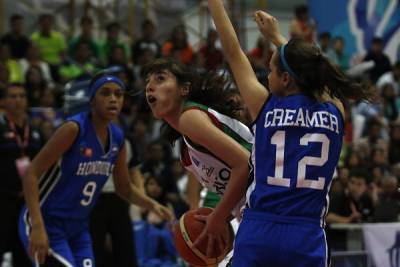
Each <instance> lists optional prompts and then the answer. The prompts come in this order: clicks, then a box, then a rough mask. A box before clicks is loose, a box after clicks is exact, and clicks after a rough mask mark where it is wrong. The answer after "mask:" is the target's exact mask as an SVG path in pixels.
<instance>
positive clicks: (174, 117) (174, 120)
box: [163, 104, 183, 132]
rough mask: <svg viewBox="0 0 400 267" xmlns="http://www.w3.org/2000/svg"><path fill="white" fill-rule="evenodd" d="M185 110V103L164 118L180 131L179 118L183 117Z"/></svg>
mask: <svg viewBox="0 0 400 267" xmlns="http://www.w3.org/2000/svg"><path fill="white" fill-rule="evenodd" d="M182 111H183V104H182V105H181V106H180V107H179V109H178V110H174V111H172V112H171V113H170V114H168V115H167V116H165V117H164V118H163V119H164V120H165V121H166V122H167V123H168V124H169V125H170V126H171V127H172V128H174V129H175V130H177V131H178V132H180V130H179V118H180V117H181V114H182Z"/></svg>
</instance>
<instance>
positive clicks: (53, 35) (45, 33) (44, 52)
mask: <svg viewBox="0 0 400 267" xmlns="http://www.w3.org/2000/svg"><path fill="white" fill-rule="evenodd" d="M53 25H54V18H53V16H52V15H51V14H42V15H40V16H39V30H38V31H36V32H34V33H33V34H32V35H31V40H32V41H33V42H34V43H36V45H37V46H38V48H39V55H40V59H42V60H43V61H45V62H47V63H49V65H50V71H51V75H52V77H53V80H55V81H58V78H59V76H58V68H59V66H60V65H61V63H62V62H63V61H64V59H65V52H66V45H65V39H64V36H63V35H62V34H61V33H60V32H58V31H55V30H53Z"/></svg>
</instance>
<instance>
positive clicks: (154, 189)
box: [0, 0, 400, 267]
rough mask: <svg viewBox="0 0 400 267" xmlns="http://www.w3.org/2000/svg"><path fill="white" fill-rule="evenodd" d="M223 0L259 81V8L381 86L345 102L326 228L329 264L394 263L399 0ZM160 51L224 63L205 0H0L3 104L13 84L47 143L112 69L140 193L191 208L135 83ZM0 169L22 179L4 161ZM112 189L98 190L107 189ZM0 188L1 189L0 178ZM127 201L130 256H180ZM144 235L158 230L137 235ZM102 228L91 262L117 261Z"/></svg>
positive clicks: (8, 261) (210, 64)
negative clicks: (100, 257) (91, 83)
mask: <svg viewBox="0 0 400 267" xmlns="http://www.w3.org/2000/svg"><path fill="white" fill-rule="evenodd" d="M225 5H226V7H227V10H228V11H229V13H230V16H231V19H232V21H233V24H234V26H235V29H236V32H237V34H238V36H239V39H240V42H241V45H242V48H243V50H244V51H246V52H247V55H248V58H249V60H250V62H251V63H252V66H253V68H254V70H255V72H256V74H257V77H258V78H259V80H260V81H261V82H262V83H264V84H267V67H268V64H269V60H270V58H271V55H272V53H273V51H274V49H275V47H273V45H271V43H270V42H269V40H265V39H264V38H262V37H261V36H260V34H259V32H258V30H257V27H256V24H255V23H254V21H253V19H252V14H253V13H254V11H255V10H258V9H262V10H266V11H268V12H269V13H271V14H272V15H274V16H275V17H276V18H277V19H278V20H279V23H280V26H281V31H282V32H283V34H284V35H285V36H286V37H288V38H290V37H293V36H299V37H301V38H304V39H306V40H308V41H309V42H313V43H316V44H317V45H318V46H319V47H320V48H321V50H322V51H323V53H324V55H325V56H326V57H328V58H329V59H331V60H332V62H334V63H335V64H337V65H338V66H339V67H340V68H341V69H342V70H343V71H344V72H346V73H347V74H348V75H349V76H351V77H352V78H353V79H355V80H357V81H359V82H362V83H363V84H365V86H371V87H373V88H375V90H376V91H377V92H378V95H379V97H378V99H376V102H374V103H367V102H352V103H348V105H347V106H346V109H347V117H346V135H345V142H344V145H343V149H342V155H341V160H340V162H339V165H338V168H337V172H336V174H335V177H334V182H333V184H332V187H331V193H330V203H331V204H330V212H329V213H328V216H327V239H328V244H329V245H330V248H331V256H332V263H333V264H332V266H345V267H349V266H360V267H361V266H375V267H385V266H388V267H399V266H400V223H399V219H400V216H399V215H400V193H399V186H398V183H399V179H400V119H399V112H400V62H399V60H400V1H397V0H379V1H377V0H335V1H328V0H226V1H225ZM159 57H169V58H172V59H173V60H176V61H177V62H180V63H183V64H190V65H192V66H194V67H196V68H199V69H203V70H209V71H224V70H226V62H225V60H224V55H223V52H222V51H221V47H220V44H219V41H218V35H217V34H216V32H215V31H214V25H213V23H212V21H211V19H210V15H209V14H208V11H207V4H206V1H200V0H168V1H165V0H147V1H146V0H51V1H50V0H12V1H11V0H0V112H7V110H9V109H12V108H13V107H12V105H11V106H10V100H9V99H8V96H7V95H6V94H5V90H6V88H7V87H8V86H9V85H10V84H19V85H22V86H23V87H24V88H25V90H26V95H27V102H26V105H25V106H24V105H22V106H20V108H21V109H24V110H26V112H27V114H28V115H29V119H30V123H32V125H33V126H34V127H36V128H37V129H38V132H39V133H40V135H41V138H42V139H43V143H44V142H45V141H46V140H48V138H49V137H50V136H51V134H52V133H53V131H54V130H55V129H56V128H57V127H58V126H59V125H60V124H61V123H62V122H63V120H64V119H65V117H66V116H68V115H71V114H74V113H76V112H79V111H81V110H84V109H86V108H87V98H86V95H85V89H86V87H87V85H88V80H89V79H90V77H92V76H93V74H95V73H96V72H97V71H99V70H102V69H105V68H110V69H112V70H113V71H114V72H115V73H117V75H119V76H120V77H121V78H122V79H123V80H124V82H125V83H126V85H127V88H128V89H129V90H130V91H131V92H133V95H132V96H127V97H126V99H125V103H124V108H123V111H122V114H121V116H120V120H119V124H120V126H121V127H122V128H123V130H124V132H125V135H126V137H127V140H128V141H130V146H131V148H132V151H133V152H132V154H133V156H132V157H134V158H135V159H136V161H135V163H131V164H130V165H129V167H130V168H131V170H132V171H135V170H140V172H141V173H142V174H143V183H144V187H145V190H146V192H147V193H148V194H149V195H151V196H152V197H154V198H156V199H158V200H162V202H164V203H168V204H169V205H170V206H171V208H172V209H173V210H174V212H175V214H176V216H177V217H179V216H180V215H181V214H183V213H184V212H185V211H186V210H188V208H189V203H188V200H187V180H188V177H187V174H186V173H185V170H184V169H183V168H182V166H181V165H180V161H179V145H176V146H175V147H173V148H171V147H170V146H169V144H168V143H166V142H165V141H164V140H162V139H160V133H159V130H160V127H161V125H162V122H161V121H158V120H155V119H154V118H153V116H152V115H151V112H150V110H149V108H148V106H147V103H146V100H145V97H144V94H143V89H144V77H143V75H142V69H143V67H144V66H145V65H146V64H147V63H149V62H151V61H152V60H153V59H155V58H159ZM225 73H226V75H229V72H225ZM232 89H235V85H234V84H232ZM1 134H3V132H0V135H1ZM4 138H6V137H4ZM4 138H3V139H4ZM6 139H7V138H6ZM6 142H7V140H1V141H0V158H5V157H7V155H8V154H7V150H6V149H4V147H5V145H4V144H5V143H6ZM2 168H3V169H2ZM0 173H1V174H0V176H3V175H8V176H10V177H13V179H14V178H15V181H18V179H20V177H18V174H15V173H10V172H9V171H8V170H6V168H5V166H2V167H0ZM0 179H1V178H0ZM16 184H17V187H16V188H17V189H13V190H14V191H16V192H17V191H18V190H21V189H20V188H19V189H18V182H16ZM110 188H111V189H110ZM110 188H108V189H105V191H104V194H110V193H112V192H113V189H112V186H111V187H110ZM11 191H12V190H11ZM14 191H13V192H11V193H12V194H14V193H15V192H14ZM0 193H1V194H3V193H4V194H5V195H7V194H9V193H10V189H9V188H8V187H6V186H3V184H2V183H1V182H0ZM7 201H8V200H4V201H2V202H3V203H2V204H1V205H3V206H4V207H3V206H2V209H3V210H4V209H7V208H9V207H7V203H8V202H7ZM0 208H1V207H0ZM130 210H131V211H130V215H131V218H132V229H133V232H134V234H133V236H132V238H131V239H132V240H133V242H134V244H135V245H134V247H135V248H132V253H133V254H134V255H136V261H137V264H138V265H137V266H143V267H144V266H164V267H166V266H185V263H184V262H183V261H182V260H181V259H179V256H178V255H177V253H176V251H175V250H174V248H173V242H172V240H171V239H170V237H168V234H166V233H168V229H167V227H166V226H165V224H164V222H162V221H159V220H158V219H157V218H154V216H153V215H151V214H150V215H149V214H147V213H144V212H142V211H140V210H139V209H138V208H135V207H130ZM4 227H6V226H4ZM11 228H12V227H11ZM11 228H10V229H11ZM4 229H5V228H4ZM10 231H11V230H10ZM1 233H2V232H0V235H1ZM149 236H152V237H154V236H155V237H156V238H155V239H152V240H155V241H154V242H150V243H151V244H150V245H149V244H148V243H147V245H146V246H145V245H144V243H145V242H144V240H146V242H148V240H150V239H149ZM2 238H3V237H2V236H0V240H1V239H2ZM111 239H112V238H111V237H110V235H107V234H106V235H105V239H104V240H105V241H102V242H103V243H104V246H105V248H106V250H105V251H106V255H107V257H106V258H107V259H105V260H104V261H103V262H102V263H101V264H98V266H115V265H113V260H112V257H113V253H112V251H113V249H115V246H114V248H113V245H112V240H111ZM12 243H13V242H12V241H10V242H8V243H7V244H12ZM1 249H3V251H0V254H2V253H3V252H4V253H5V254H4V262H3V265H2V266H3V267H5V266H8V267H11V266H14V267H16V265H15V260H14V261H13V259H12V253H10V251H12V249H13V245H6V246H5V247H4V248H1ZM133 250H134V251H133ZM0 256H1V255H0ZM0 259H1V258H0ZM0 263H1V260H0Z"/></svg>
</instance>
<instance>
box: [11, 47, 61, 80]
mask: <svg viewBox="0 0 400 267" xmlns="http://www.w3.org/2000/svg"><path fill="white" fill-rule="evenodd" d="M19 65H20V67H21V72H22V75H23V77H26V73H27V71H28V70H29V69H30V68H31V67H38V68H40V70H41V72H42V74H43V78H44V79H45V80H46V83H47V85H48V87H50V88H53V87H54V81H53V78H52V77H51V72H50V67H49V64H48V63H47V62H44V61H43V60H41V59H40V55H39V48H38V46H37V45H36V44H35V43H34V42H30V43H29V46H28V50H27V52H26V58H22V59H20V60H19Z"/></svg>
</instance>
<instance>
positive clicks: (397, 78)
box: [376, 61, 400, 96]
mask: <svg viewBox="0 0 400 267" xmlns="http://www.w3.org/2000/svg"><path fill="white" fill-rule="evenodd" d="M386 84H391V85H392V86H393V88H394V90H395V93H396V95H397V96H400V61H397V62H396V63H395V64H394V65H393V67H392V70H391V71H389V72H386V73H385V74H383V75H382V76H380V77H379V79H378V81H377V83H376V85H377V87H378V89H379V90H380V91H381V90H382V87H383V86H384V85H386Z"/></svg>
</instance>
